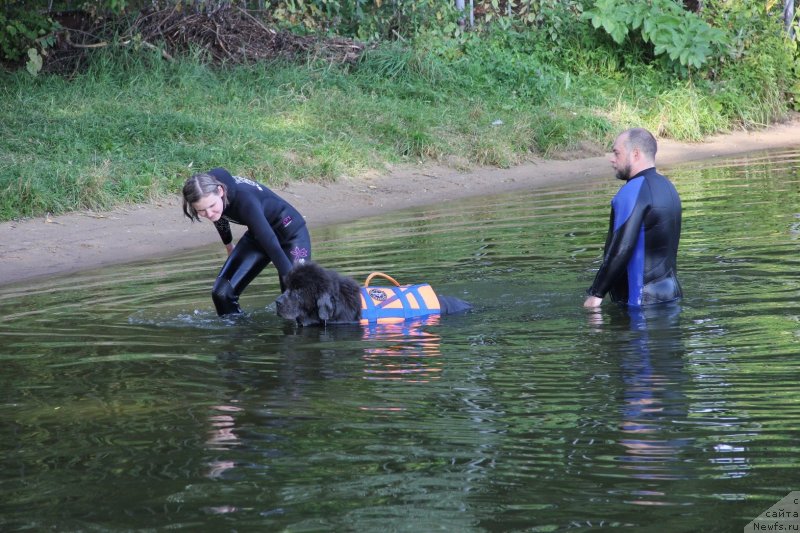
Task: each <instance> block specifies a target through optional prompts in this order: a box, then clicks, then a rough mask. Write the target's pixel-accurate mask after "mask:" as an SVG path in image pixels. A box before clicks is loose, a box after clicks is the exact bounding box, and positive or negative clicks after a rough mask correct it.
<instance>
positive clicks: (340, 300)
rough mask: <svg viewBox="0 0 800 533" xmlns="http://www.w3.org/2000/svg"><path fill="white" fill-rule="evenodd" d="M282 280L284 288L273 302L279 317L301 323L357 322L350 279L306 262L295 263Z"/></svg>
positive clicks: (355, 293) (356, 292) (357, 299)
mask: <svg viewBox="0 0 800 533" xmlns="http://www.w3.org/2000/svg"><path fill="white" fill-rule="evenodd" d="M283 281H284V284H285V287H286V290H284V291H283V294H281V295H280V296H279V297H278V299H277V300H276V301H275V308H276V311H277V313H278V316H280V317H282V318H285V319H287V320H293V321H295V322H297V323H298V324H300V325H302V326H313V325H317V324H326V323H328V322H355V321H358V319H359V317H360V313H361V302H360V296H359V288H358V285H357V284H356V282H355V281H353V280H352V279H350V278H346V277H344V276H341V275H339V274H338V273H336V272H334V271H333V270H327V269H325V268H322V267H321V266H319V265H317V264H316V263H314V262H311V261H307V262H305V263H298V264H296V265H295V266H294V267H293V268H292V270H290V271H289V273H288V274H287V275H286V277H285V278H284V280H283Z"/></svg>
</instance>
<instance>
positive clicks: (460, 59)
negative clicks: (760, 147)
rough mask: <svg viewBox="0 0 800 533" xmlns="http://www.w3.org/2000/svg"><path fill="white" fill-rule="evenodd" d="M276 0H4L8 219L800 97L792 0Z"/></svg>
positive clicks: (575, 139)
mask: <svg viewBox="0 0 800 533" xmlns="http://www.w3.org/2000/svg"><path fill="white" fill-rule="evenodd" d="M258 4H259V5H255V6H245V5H244V3H242V2H237V3H236V5H235V6H231V5H230V4H229V3H225V2H222V3H212V2H194V3H192V4H184V3H177V4H176V3H174V2H173V3H168V4H164V5H161V6H159V7H156V8H154V7H152V5H153V4H152V2H148V6H151V7H149V8H148V9H149V10H148V11H138V10H135V9H133V7H134V6H132V5H130V4H126V3H125V2H123V1H122V0H105V1H100V0H95V2H89V3H87V4H86V5H87V6H89V7H92V6H94V7H92V9H88V11H82V12H80V17H79V21H78V23H76V22H75V16H76V15H75V12H70V13H69V14H68V15H69V16H67V15H65V13H64V12H59V13H56V12H52V13H43V14H41V15H40V17H39V18H36V17H34V18H31V17H30V14H29V13H30V12H29V10H28V11H24V13H26V14H25V15H24V17H23V16H21V15H19V16H18V18H15V16H17V15H15V13H19V12H20V11H19V9H18V8H20V6H21V5H22V3H20V2H14V1H10V0H6V2H5V3H3V4H2V5H3V6H4V11H2V13H0V17H2V18H3V20H2V21H0V22H4V24H5V26H4V27H5V28H6V29H5V30H4V32H3V33H0V55H2V59H3V61H4V64H5V69H4V70H3V71H2V72H0V128H2V135H0V166H1V167H2V172H0V192H2V195H0V219H2V220H8V219H12V218H16V217H22V216H33V215H39V214H44V213H47V212H51V213H58V212H64V211H70V210H75V209H87V208H88V209H103V208H109V207H112V206H114V205H117V204H120V203H131V202H143V201H151V200H154V199H158V198H160V197H162V196H164V195H166V194H174V192H175V191H176V190H178V188H179V184H180V183H181V182H182V180H183V179H185V177H187V176H188V175H189V174H191V173H192V172H194V171H199V170H204V169H206V168H208V167H211V166H216V165H224V166H227V167H229V168H231V169H233V170H235V171H236V172H240V173H243V174H249V175H251V176H253V177H255V178H257V179H259V180H261V181H264V182H266V183H271V184H273V185H276V184H281V183H283V182H286V181H290V180H298V179H306V180H335V179H336V178H337V177H340V176H343V175H358V174H359V173H362V172H364V171H367V170H369V169H381V168H384V166H385V165H386V164H387V163H389V164H391V163H400V162H403V163H408V162H411V163H415V162H425V161H437V162H443V163H447V164H452V165H457V166H459V168H463V169H467V168H469V167H470V166H472V165H495V166H503V167H505V166H511V165H515V164H519V163H521V162H524V161H525V160H526V159H529V158H531V157H536V156H538V157H566V156H568V154H571V153H572V154H574V153H578V154H581V153H582V154H586V155H596V154H597V153H599V152H600V151H603V150H605V148H606V147H607V146H608V143H609V142H610V140H611V139H612V137H613V136H614V135H615V134H616V133H617V132H618V131H619V130H620V129H621V128H624V127H627V126H631V125H641V126H645V127H648V128H650V129H651V130H653V131H654V132H657V133H658V134H659V135H660V136H663V137H670V138H675V139H680V140H699V139H702V138H703V137H705V136H708V135H710V134H714V133H718V132H723V131H728V130H731V129H736V128H758V127H762V126H766V125H768V124H770V123H773V122H776V121H780V120H783V119H784V118H785V117H787V115H788V114H789V113H790V112H791V110H792V109H793V107H794V106H797V105H798V104H797V98H798V96H800V82H798V79H799V78H800V62H799V61H798V51H797V44H798V42H797V40H796V38H794V37H792V34H791V33H790V31H787V21H786V18H785V17H782V11H781V8H782V6H781V4H780V3H779V2H763V1H755V0H738V1H734V2H722V1H716V2H714V1H709V2H704V3H703V5H704V8H703V10H701V11H699V12H695V11H692V10H690V9H687V8H685V7H684V6H682V5H679V4H677V3H675V2H673V1H672V0H653V1H652V2H638V1H634V0H596V1H592V0H583V1H579V0H565V1H553V0H533V1H531V2H516V3H515V2H498V1H497V0H487V1H479V2H475V6H476V8H475V12H474V13H469V14H468V13H466V12H465V11H458V10H457V9H455V7H454V4H453V5H451V3H450V2H441V1H434V0H413V1H408V2H396V3H395V2H380V1H377V0H374V1H369V2H367V1H363V0H359V1H356V2H343V1H335V0H306V1H305V2H271V3H269V2H267V3H266V4H265V2H264V0H261V1H260V2H258ZM523 4H524V5H523ZM190 5H191V6H192V7H190ZM245 7H249V8H250V10H249V11H248V10H245V9H243V8H245ZM101 14H102V16H101ZM473 17H477V18H475V22H474V25H473V26H470V19H471V18H473ZM794 20H795V19H791V20H790V21H789V22H790V24H789V25H788V29H789V30H791V25H792V23H793V21H794ZM9 21H11V23H9ZM245 22H246V23H247V24H250V25H251V27H250V28H249V29H247V31H244V24H245ZM12 26H13V27H15V28H17V30H15V31H14V32H13V35H11V33H12V32H9V31H8V28H10V27H12ZM75 28H79V29H75Z"/></svg>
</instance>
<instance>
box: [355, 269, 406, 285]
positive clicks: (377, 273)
mask: <svg viewBox="0 0 800 533" xmlns="http://www.w3.org/2000/svg"><path fill="white" fill-rule="evenodd" d="M375 276H381V277H383V278H386V279H388V280H389V281H391V282H392V283H394V284H395V285H397V286H398V287H399V286H400V284H399V283H397V280H396V279H394V278H393V277H392V276H390V275H389V274H384V273H383V272H373V273H372V274H370V275H369V276H367V281H365V282H364V287H369V282H370V281H372V278H374V277H375Z"/></svg>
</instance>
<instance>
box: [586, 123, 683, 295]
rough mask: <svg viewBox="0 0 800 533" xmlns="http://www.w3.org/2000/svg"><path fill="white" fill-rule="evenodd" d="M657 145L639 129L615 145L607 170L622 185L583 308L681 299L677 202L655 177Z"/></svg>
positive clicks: (668, 185) (668, 184)
mask: <svg viewBox="0 0 800 533" xmlns="http://www.w3.org/2000/svg"><path fill="white" fill-rule="evenodd" d="M656 149H657V144H656V140H655V138H654V137H653V135H652V134H651V133H650V132H649V131H647V130H646V129H643V128H633V129H630V130H626V131H624V132H622V133H621V134H620V135H619V136H618V137H617V139H616V140H615V141H614V146H613V150H612V152H613V153H612V156H611V166H612V167H613V168H614V170H615V171H616V176H617V178H618V179H621V180H625V182H626V183H625V185H623V186H622V187H621V188H620V190H619V192H617V194H616V195H615V196H614V198H613V199H612V200H611V219H610V221H609V229H608V236H607V237H606V244H605V249H604V251H603V264H602V265H601V266H600V270H598V272H597V275H596V276H595V279H594V283H592V286H591V287H590V288H589V290H588V291H587V294H588V296H587V298H586V300H585V301H584V304H583V305H584V307H588V308H594V307H599V306H600V304H601V303H602V301H603V297H604V296H605V295H606V294H608V293H610V294H611V300H612V301H614V302H618V303H621V304H626V305H628V306H633V307H642V306H646V305H651V304H657V303H662V302H671V301H674V300H677V299H679V298H680V297H681V296H682V295H683V292H682V290H681V286H680V283H678V268H677V255H678V241H679V240H680V236H681V200H680V197H679V196H678V192H677V191H676V190H675V187H674V186H673V185H672V183H671V182H670V181H669V180H668V179H667V178H666V177H664V176H662V175H661V174H659V173H658V172H656V168H655V167H656V164H655V159H656Z"/></svg>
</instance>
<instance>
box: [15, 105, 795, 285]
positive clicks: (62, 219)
mask: <svg viewBox="0 0 800 533" xmlns="http://www.w3.org/2000/svg"><path fill="white" fill-rule="evenodd" d="M796 145H800V116H797V115H795V116H794V117H793V119H792V120H791V121H790V122H787V123H785V124H780V125H775V126H771V127H770V128H768V129H765V130H761V131H755V132H744V131H739V132H734V133H731V134H726V135H719V136H715V137H712V138H710V139H708V140H707V141H705V142H702V143H697V144H687V143H678V142H674V141H669V140H661V141H659V153H658V159H657V161H658V166H659V168H660V169H662V170H665V171H666V173H667V174H668V169H667V168H666V167H668V166H669V165H672V164H675V163H682V162H686V161H693V160H702V159H711V158H714V157H721V156H730V155H735V154H740V153H746V152H751V151H757V150H764V149H770V148H781V147H789V146H796ZM220 164H223V165H224V162H221V163H220ZM231 170H233V171H235V169H231ZM592 178H597V179H613V178H612V172H611V166H610V164H609V162H608V160H607V157H606V156H597V157H588V158H583V159H574V160H537V161H532V162H530V163H528V164H525V165H522V166H519V167H514V168H510V169H495V168H491V169H483V168H481V169H473V170H470V171H469V172H458V171H456V170H454V169H451V168H445V167H431V166H426V167H406V168H398V169H393V170H391V171H388V172H387V173H386V174H385V175H381V176H371V177H362V178H342V179H340V180H338V181H337V182H336V183H333V184H327V185H319V184H309V183H293V184H291V185H289V186H287V187H285V188H283V189H276V192H278V194H280V195H281V196H283V197H284V198H286V199H287V200H288V201H289V202H291V203H292V204H293V205H294V206H295V207H297V208H298V209H299V210H300V212H301V213H303V215H304V216H305V217H306V220H307V223H308V224H309V227H310V228H312V229H313V228H314V227H319V226H324V225H327V224H333V223H337V222H344V221H349V220H355V219H357V218H361V217H366V216H371V215H377V214H378V213H381V212H384V211H385V210H386V209H387V208H388V207H387V206H391V207H390V208H391V209H403V208H408V207H414V206H421V205H425V204H429V203H433V202H441V201H446V200H452V199H457V198H465V197H469V196H478V195H484V194H498V193H502V192H509V191H513V190H516V189H530V188H535V187H538V186H543V185H549V184H553V183H557V182H567V181H577V180H586V179H592ZM420 192H424V194H420ZM600 223H603V221H598V224H600ZM237 235H238V233H237ZM218 242H219V237H218V236H217V234H216V231H214V229H213V227H212V226H211V225H210V224H208V223H206V224H203V223H200V224H197V223H195V224H191V223H190V222H189V221H188V220H187V219H186V218H184V217H183V214H182V212H181V208H180V201H179V198H178V197H177V196H176V197H175V198H172V199H170V200H169V201H165V202H161V203H158V204H148V205H137V206H131V207H127V208H121V209H116V210H113V211H109V212H103V213H96V212H77V213H72V214H68V215H63V216H57V217H44V218H42V217H40V218H33V219H26V220H21V221H12V222H4V223H1V224H0V285H6V284H17V283H25V282H29V281H32V280H35V279H36V278H40V277H44V276H54V275H60V274H68V273H70V272H75V271H79V270H86V269H91V268H98V267H102V266H107V265H112V264H121V263H127V262H131V261H136V260H142V259H148V258H154V257H159V256H166V255H170V254H173V253H176V252H178V251H181V250H186V249H191V248H197V247H201V246H206V245H209V244H213V243H218ZM220 250H221V251H222V247H221V245H220Z"/></svg>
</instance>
